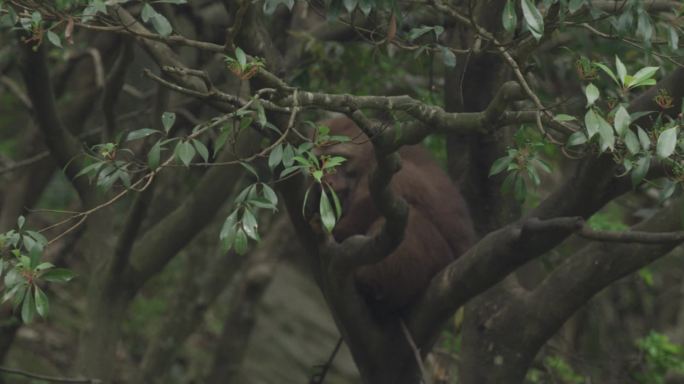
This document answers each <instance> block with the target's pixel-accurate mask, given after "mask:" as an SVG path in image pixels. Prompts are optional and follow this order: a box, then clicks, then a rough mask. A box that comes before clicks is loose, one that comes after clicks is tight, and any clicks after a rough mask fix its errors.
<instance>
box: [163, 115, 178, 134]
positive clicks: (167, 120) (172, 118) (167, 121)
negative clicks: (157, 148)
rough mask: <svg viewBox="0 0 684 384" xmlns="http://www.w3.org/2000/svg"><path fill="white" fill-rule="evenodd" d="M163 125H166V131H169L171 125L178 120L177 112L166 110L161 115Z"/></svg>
mask: <svg viewBox="0 0 684 384" xmlns="http://www.w3.org/2000/svg"><path fill="white" fill-rule="evenodd" d="M161 121H162V125H163V126H164V131H165V132H166V133H169V130H170V129H171V127H173V124H174V123H175V122H176V114H175V113H173V112H164V113H162V116H161Z"/></svg>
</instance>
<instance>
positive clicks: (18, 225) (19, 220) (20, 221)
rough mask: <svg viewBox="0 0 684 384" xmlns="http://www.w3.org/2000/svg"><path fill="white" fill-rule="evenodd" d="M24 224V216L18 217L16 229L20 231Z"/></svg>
mask: <svg viewBox="0 0 684 384" xmlns="http://www.w3.org/2000/svg"><path fill="white" fill-rule="evenodd" d="M24 223H26V218H25V217H24V215H20V216H19V217H18V218H17V228H19V229H22V228H23V227H24Z"/></svg>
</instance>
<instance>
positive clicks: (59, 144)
mask: <svg viewBox="0 0 684 384" xmlns="http://www.w3.org/2000/svg"><path fill="white" fill-rule="evenodd" d="M22 51H23V59H24V63H23V64H24V65H23V66H22V74H23V77H24V82H25V83H26V90H27V92H28V95H29V97H30V98H31V103H32V104H33V108H34V111H35V119H36V122H37V124H38V127H39V128H40V130H41V131H42V132H43V134H44V135H45V144H46V145H47V147H48V148H49V149H50V153H51V154H52V156H53V157H54V158H55V161H56V162H57V164H59V166H60V167H61V168H63V169H64V173H65V174H66V176H67V178H68V179H69V180H70V181H71V183H72V184H73V186H74V187H75V188H76V191H77V192H78V194H79V197H80V198H81V201H82V202H84V203H86V202H88V200H89V199H90V194H91V189H90V186H89V185H88V180H87V179H86V178H83V177H81V178H76V174H77V173H78V172H79V171H80V170H81V169H82V159H81V158H80V157H79V155H80V154H81V147H80V145H79V143H78V140H77V139H76V138H75V137H74V136H73V135H72V134H71V133H70V132H69V131H68V130H67V129H66V128H64V126H63V125H62V122H61V120H60V118H59V116H58V114H57V107H56V104H55V96H54V91H53V88H52V80H51V79H50V72H49V71H48V67H47V63H46V59H45V48H44V47H43V46H41V47H39V48H38V49H37V50H36V51H34V50H33V47H31V46H29V45H27V44H23V47H22Z"/></svg>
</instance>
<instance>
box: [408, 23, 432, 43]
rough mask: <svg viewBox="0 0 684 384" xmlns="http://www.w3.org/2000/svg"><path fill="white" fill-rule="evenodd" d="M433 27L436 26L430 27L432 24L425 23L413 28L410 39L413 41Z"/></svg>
mask: <svg viewBox="0 0 684 384" xmlns="http://www.w3.org/2000/svg"><path fill="white" fill-rule="evenodd" d="M433 29H434V27H430V26H426V25H423V26H422V27H417V28H412V29H411V30H410V31H409V34H408V40H409V41H413V40H415V39H417V38H419V37H421V36H423V35H424V34H426V33H428V32H430V31H432V30H433Z"/></svg>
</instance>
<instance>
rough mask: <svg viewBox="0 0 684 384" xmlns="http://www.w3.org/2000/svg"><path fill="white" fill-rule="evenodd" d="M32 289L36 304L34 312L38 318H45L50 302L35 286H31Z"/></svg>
mask: <svg viewBox="0 0 684 384" xmlns="http://www.w3.org/2000/svg"><path fill="white" fill-rule="evenodd" d="M33 289H34V300H35V302H36V312H38V314H39V315H40V317H42V318H45V317H46V316H47V314H48V312H49V310H50V302H49V300H48V297H47V295H46V294H45V292H43V290H42V289H40V287H38V286H37V285H34V286H33Z"/></svg>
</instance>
